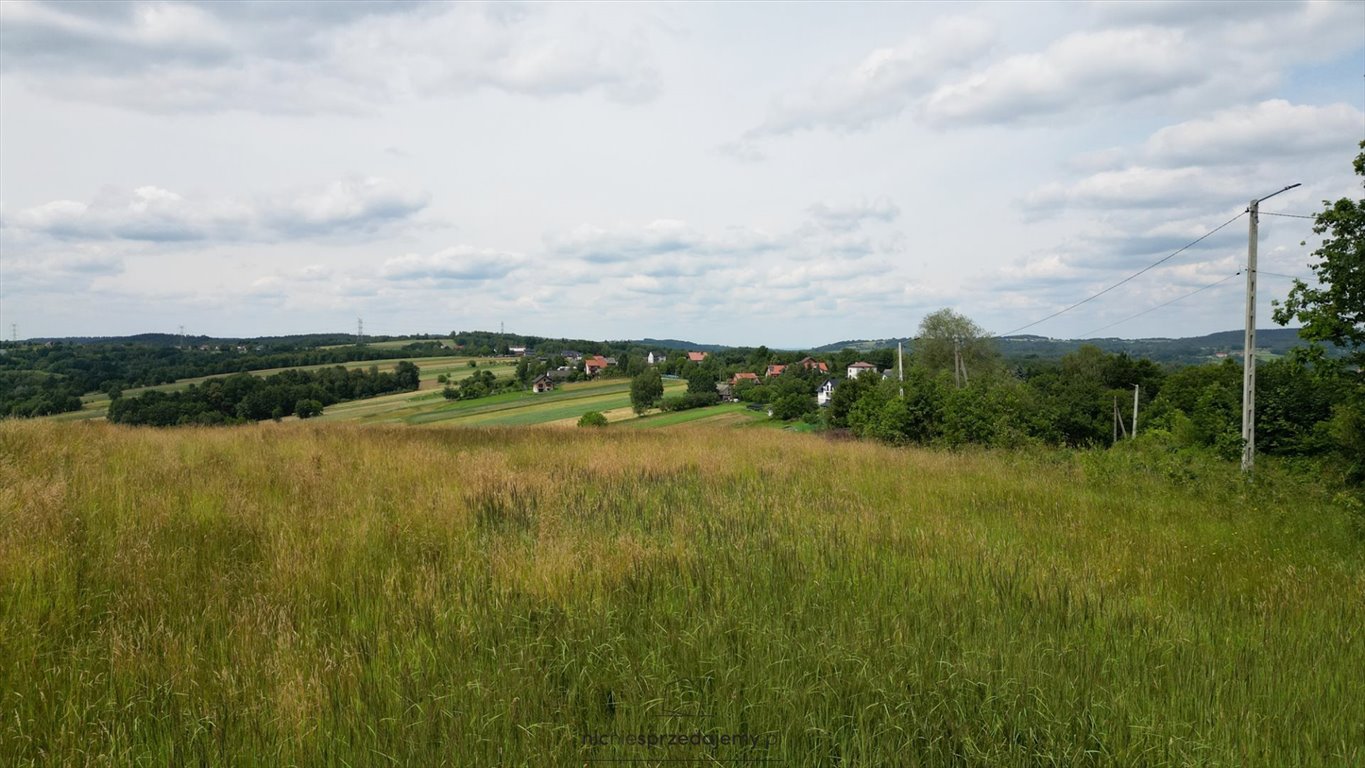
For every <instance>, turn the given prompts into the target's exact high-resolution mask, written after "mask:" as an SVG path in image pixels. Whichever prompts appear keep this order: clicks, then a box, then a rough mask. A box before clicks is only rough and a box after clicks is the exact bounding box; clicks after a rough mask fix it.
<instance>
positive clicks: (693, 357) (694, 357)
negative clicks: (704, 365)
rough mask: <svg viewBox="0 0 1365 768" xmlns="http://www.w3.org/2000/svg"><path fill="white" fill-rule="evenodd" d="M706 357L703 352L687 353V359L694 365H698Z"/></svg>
mask: <svg viewBox="0 0 1365 768" xmlns="http://www.w3.org/2000/svg"><path fill="white" fill-rule="evenodd" d="M706 355H707V353H705V352H688V353H687V359H688V360H690V361H691V362H694V363H700V362H701V361H703V360H705V359H706Z"/></svg>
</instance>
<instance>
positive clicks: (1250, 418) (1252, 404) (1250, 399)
mask: <svg viewBox="0 0 1365 768" xmlns="http://www.w3.org/2000/svg"><path fill="white" fill-rule="evenodd" d="M1297 186H1299V185H1298V184H1290V185H1289V186H1287V187H1285V188H1284V189H1282V190H1280V192H1288V191H1289V190H1291V189H1293V188H1294V187H1297ZM1280 192H1275V193H1274V194H1270V195H1266V196H1265V197H1262V198H1260V199H1259V200H1252V201H1251V204H1250V205H1248V206H1247V213H1249V214H1250V217H1249V221H1248V222H1247V312H1246V321H1247V328H1246V339H1245V342H1244V344H1243V346H1242V471H1243V472H1245V473H1250V472H1251V471H1252V469H1254V468H1255V465H1256V239H1257V237H1258V236H1259V234H1260V214H1261V203H1263V202H1265V201H1266V200H1269V199H1270V198H1272V197H1274V196H1275V195H1278V194H1280Z"/></svg>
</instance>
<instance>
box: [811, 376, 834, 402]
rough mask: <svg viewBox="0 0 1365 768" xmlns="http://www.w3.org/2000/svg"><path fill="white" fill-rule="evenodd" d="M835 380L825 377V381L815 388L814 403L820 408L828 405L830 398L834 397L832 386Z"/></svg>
mask: <svg viewBox="0 0 1365 768" xmlns="http://www.w3.org/2000/svg"><path fill="white" fill-rule="evenodd" d="M836 385H837V382H835V381H834V379H825V383H824V384H821V385H820V388H819V389H817V390H815V404H816V405H818V406H820V407H821V408H823V407H825V406H827V405H829V400H830V398H832V397H834V387H835V386H836Z"/></svg>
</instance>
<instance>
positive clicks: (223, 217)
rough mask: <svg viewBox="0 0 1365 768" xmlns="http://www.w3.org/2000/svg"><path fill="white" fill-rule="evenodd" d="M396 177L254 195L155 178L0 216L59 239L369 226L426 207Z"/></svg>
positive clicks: (201, 237) (225, 236)
mask: <svg viewBox="0 0 1365 768" xmlns="http://www.w3.org/2000/svg"><path fill="white" fill-rule="evenodd" d="M429 199H430V196H429V195H428V194H427V193H426V192H424V191H421V190H417V189H413V188H410V187H407V186H404V185H402V184H398V183H396V182H392V181H388V180H385V179H378V178H353V179H344V180H341V181H336V182H333V183H331V184H329V185H327V186H325V187H323V188H321V189H313V190H302V191H299V192H297V193H293V194H290V195H278V194H277V195H274V196H272V197H266V198H261V199H257V200H233V199H206V200H195V199H187V198H185V197H184V196H183V195H180V194H179V193H176V192H173V191H171V190H167V189H162V188H160V187H156V186H150V185H149V186H142V187H137V188H136V189H133V190H118V189H108V188H107V189H104V190H102V191H101V192H100V193H99V194H98V195H96V196H95V197H94V198H93V199H92V200H91V201H90V202H82V201H77V200H54V201H52V202H49V203H44V204H42V205H38V206H34V207H32V208H28V209H25V210H22V211H19V212H18V213H16V214H14V215H13V216H12V217H6V219H5V220H4V223H3V224H4V228H5V229H16V230H20V231H21V232H24V233H28V234H38V235H46V236H49V237H53V238H59V239H64V240H134V241H145V242H177V241H210V240H211V241H219V242H223V241H253V240H263V241H272V240H296V239H304V238H314V237H332V236H338V235H347V234H350V235H354V234H365V233H374V232H376V231H378V230H380V229H382V228H384V227H385V226H388V225H391V224H394V223H396V222H400V221H402V220H404V219H407V218H409V217H410V216H412V215H413V214H415V213H417V212H418V211H420V210H422V209H423V208H424V207H426V205H427V203H428V201H429Z"/></svg>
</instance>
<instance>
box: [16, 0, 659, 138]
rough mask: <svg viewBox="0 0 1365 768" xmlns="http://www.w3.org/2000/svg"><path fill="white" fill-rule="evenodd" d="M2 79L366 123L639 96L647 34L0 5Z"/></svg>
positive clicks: (167, 107) (464, 10)
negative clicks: (493, 104)
mask: <svg viewBox="0 0 1365 768" xmlns="http://www.w3.org/2000/svg"><path fill="white" fill-rule="evenodd" d="M0 14H3V17H0V18H3V21H4V24H5V30H6V45H5V48H4V49H3V51H0V61H2V62H3V64H4V69H5V72H6V74H7V75H8V76H10V77H14V78H16V79H19V80H22V81H25V82H27V83H29V84H30V85H32V86H33V87H35V88H38V89H40V90H41V91H43V92H44V93H48V94H51V95H56V96H60V97H64V98H69V99H75V100H80V101H91V102H97V103H106V104H115V105H118V106H122V107H126V108H130V109H136V110H143V111H149V112H184V111H203V112H218V111H226V110H243V111H251V112H265V113H283V114H311V113H315V112H341V113H365V112H369V111H371V110H372V109H373V108H374V107H375V106H376V105H377V104H382V103H386V102H392V101H394V100H398V99H411V98H418V97H421V98H427V97H447V96H451V95H456V94H462V93H468V92H471V91H474V90H478V89H483V88H487V89H492V90H497V91H502V92H506V93H512V94H520V95H527V96H558V95H564V94H580V93H588V92H601V93H603V94H604V95H605V96H606V97H607V98H610V99H613V100H616V101H621V102H639V101H644V100H648V99H650V98H652V97H653V96H654V95H655V94H656V93H657V92H658V89H659V75H658V72H657V70H656V68H655V66H654V65H653V63H652V61H651V56H650V52H649V49H648V48H647V47H646V45H645V40H646V39H647V34H646V32H647V30H645V29H644V28H643V27H641V26H639V25H636V26H634V27H628V28H624V29H615V30H613V29H612V27H613V26H620V25H613V24H612V23H609V22H607V21H604V20H603V18H602V17H601V16H600V15H598V14H593V13H590V12H589V11H588V10H587V9H585V8H580V7H572V6H525V7H522V8H519V9H517V10H516V11H515V12H508V10H507V9H506V8H503V7H502V6H499V5H493V6H480V5H475V4H464V3H460V4H453V3H452V4H410V3H339V4H314V3H262V4H246V3H241V4H238V3H212V4H206V5H194V6H191V5H176V4H166V3H152V2H137V3H131V4H127V5H115V4H108V5H107V6H105V5H101V4H79V5H78V4H58V3H39V2H29V1H28V0H17V1H12V2H6V3H2V4H0Z"/></svg>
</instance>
